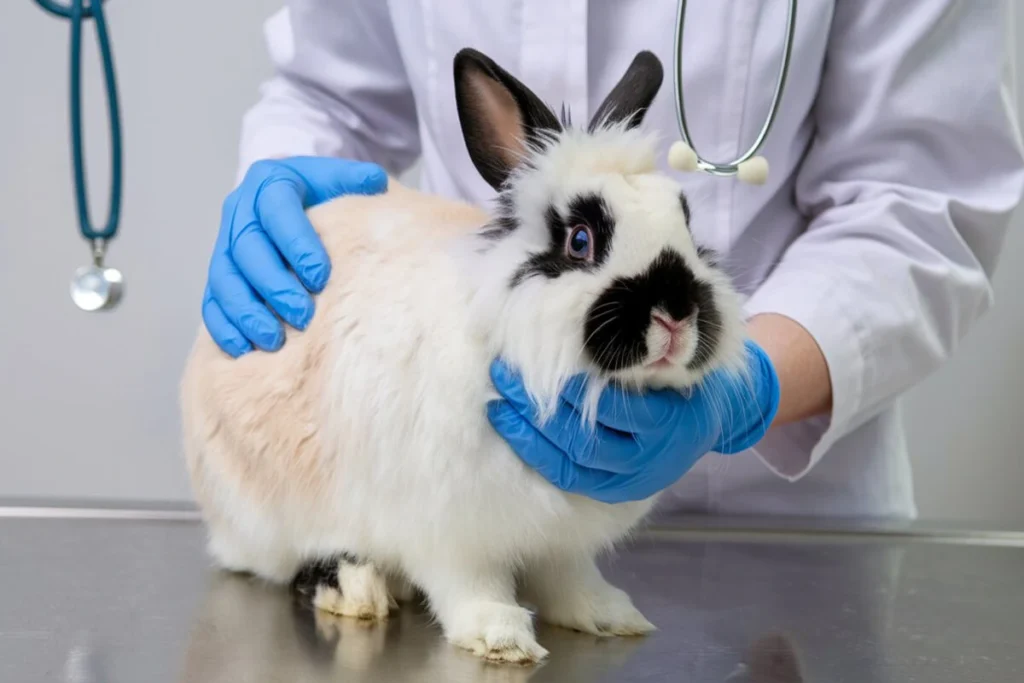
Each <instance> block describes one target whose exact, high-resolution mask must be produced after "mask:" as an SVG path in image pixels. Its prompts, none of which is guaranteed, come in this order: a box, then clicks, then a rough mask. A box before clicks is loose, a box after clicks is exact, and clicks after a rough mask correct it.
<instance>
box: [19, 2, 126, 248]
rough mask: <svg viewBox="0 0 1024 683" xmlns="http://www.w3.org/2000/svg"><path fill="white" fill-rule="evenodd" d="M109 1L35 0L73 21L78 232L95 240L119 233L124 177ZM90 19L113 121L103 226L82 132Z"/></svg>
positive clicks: (73, 142) (73, 141)
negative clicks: (85, 30) (96, 219)
mask: <svg viewBox="0 0 1024 683" xmlns="http://www.w3.org/2000/svg"><path fill="white" fill-rule="evenodd" d="M105 1H106V0H89V5H88V7H86V6H85V1H84V0H69V4H68V5H61V4H59V3H57V2H54V0H35V2H36V4H38V5H39V7H40V8H42V9H43V10H45V11H46V12H49V13H50V14H52V15H54V16H56V17H60V18H62V19H67V20H68V21H69V22H70V24H71V41H70V43H71V47H70V69H69V71H70V79H69V80H70V123H71V153H72V164H73V167H74V181H75V205H76V211H77V216H78V226H79V231H80V232H81V234H82V237H84V238H85V239H87V240H90V241H92V242H93V244H94V247H96V246H97V242H101V241H109V240H110V239H112V238H113V237H114V236H115V235H116V234H117V229H118V223H119V221H120V217H121V189H122V184H123V183H122V178H123V172H122V167H123V149H122V143H121V111H120V103H119V101H118V94H117V78H116V75H115V71H114V58H113V50H112V48H111V44H110V35H109V33H108V31H107V22H106V18H105V17H104V14H103V3H104V2H105ZM89 19H91V20H92V21H93V23H94V24H95V27H96V42H97V44H98V47H99V53H100V59H101V60H102V67H103V78H104V81H105V85H106V91H107V92H106V95H107V97H106V99H107V115H108V117H109V124H110V165H111V178H110V206H109V209H108V214H107V220H106V222H105V225H103V226H102V227H97V226H95V225H94V224H93V223H92V221H91V220H90V219H89V198H88V192H87V184H86V173H85V154H84V151H83V134H82V24H83V22H85V21H86V20H89Z"/></svg>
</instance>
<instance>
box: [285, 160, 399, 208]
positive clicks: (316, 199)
mask: <svg viewBox="0 0 1024 683" xmlns="http://www.w3.org/2000/svg"><path fill="white" fill-rule="evenodd" d="M286 163H287V165H288V166H289V167H290V168H292V169H293V170H294V171H295V172H296V173H298V174H299V175H300V176H302V178H303V180H304V181H305V187H304V188H303V196H302V202H303V205H304V206H307V207H309V206H313V205H315V204H320V203H321V202H324V201H327V200H329V199H334V198H335V197H340V196H342V195H346V194H363V195H371V194H379V193H381V192H383V191H385V190H386V189H387V187H388V174H387V172H386V171H385V170H384V168H383V167H381V166H380V165H378V164H374V163H370V162H364V161H352V160H350V159H335V158H331V157H298V158H294V159H290V160H289V161H288V162H286Z"/></svg>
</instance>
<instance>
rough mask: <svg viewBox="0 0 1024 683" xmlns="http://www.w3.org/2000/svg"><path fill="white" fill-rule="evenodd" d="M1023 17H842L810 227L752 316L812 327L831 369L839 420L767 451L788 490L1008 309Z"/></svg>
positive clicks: (785, 432) (923, 7) (823, 107)
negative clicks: (1016, 80)
mask: <svg viewBox="0 0 1024 683" xmlns="http://www.w3.org/2000/svg"><path fill="white" fill-rule="evenodd" d="M1010 10H1012V7H1010V5H1009V3H1007V4H1003V3H1001V2H997V1H996V0H930V1H929V2H900V1H897V2H893V1H892V0H853V1H850V2H837V3H836V10H835V11H836V14H835V17H834V21H833V25H832V28H831V36H830V45H829V48H828V55H827V59H826V64H825V67H824V72H823V75H822V82H821V85H820V94H819V98H818V101H817V103H816V109H815V113H814V117H815V124H816V133H815V138H814V140H813V142H812V145H811V147H810V149H809V152H808V154H807V155H806V157H805V160H804V163H803V164H802V166H801V169H800V170H799V172H798V177H797V178H796V180H795V183H796V185H795V200H796V202H797V203H798V205H799V208H800V209H801V211H803V212H804V213H805V215H808V216H810V219H809V227H808V229H807V230H806V231H805V232H804V233H802V234H801V236H800V237H799V238H798V239H797V240H795V242H794V243H793V244H791V246H790V247H789V248H788V249H787V251H786V252H785V254H784V255H783V257H782V259H781V260H780V262H779V263H778V264H777V265H776V267H775V268H774V269H773V271H772V272H771V274H770V275H769V276H768V277H767V279H766V280H765V281H764V283H763V284H762V286H761V287H759V288H758V289H757V290H756V291H755V292H754V293H753V294H752V295H751V298H750V299H749V300H748V302H747V304H746V308H747V313H748V314H749V315H751V316H752V315H754V314H758V313H778V314H782V315H784V316H787V317H789V318H791V319H793V320H795V321H796V322H797V323H799V324H800V325H802V326H803V327H804V328H805V329H806V330H807V331H808V332H809V333H810V334H811V335H812V336H813V337H814V339H815V340H816V341H817V343H818V345H819V346H820V348H821V350H822V352H823V354H824V356H825V359H826V361H827V363H828V367H829V374H830V378H831V382H832V394H833V408H832V411H831V413H830V415H828V416H827V417H824V418H821V419H817V418H814V419H811V420H808V421H805V422H803V423H797V424H790V425H783V426H780V427H778V428H776V429H773V430H771V431H770V432H769V435H768V436H767V437H766V439H765V440H764V441H763V442H762V444H761V445H759V447H758V448H757V453H758V454H759V455H760V456H761V458H762V460H763V461H765V462H766V464H767V465H768V466H769V468H770V469H772V470H773V471H774V472H775V473H776V474H779V475H780V476H782V477H784V478H787V479H790V480H797V479H799V478H801V477H803V476H804V475H805V474H806V473H807V472H808V471H809V470H810V469H811V468H812V467H813V466H814V465H815V464H816V463H817V462H818V461H819V460H820V459H821V457H822V456H823V455H824V454H826V453H827V452H828V451H829V449H830V448H831V447H832V446H833V445H834V444H835V443H836V442H837V441H838V440H840V439H843V438H844V437H845V436H847V435H849V434H850V433H851V432H853V431H854V430H856V428H857V427H858V426H860V425H862V424H864V423H865V422H866V421H868V420H870V419H871V418H872V417H875V416H876V415H878V414H879V413H880V412H881V411H882V410H883V409H885V408H886V407H888V406H890V405H891V404H892V402H893V401H894V400H895V399H897V398H898V397H899V395H900V394H902V393H903V392H905V391H906V390H907V389H909V388H911V387H912V386H914V385H915V384H916V383H918V382H920V381H921V380H922V379H923V378H925V377H926V376H927V375H929V374H930V373H931V372H933V371H935V370H936V369H937V368H938V367H940V365H942V363H943V362H944V361H945V360H946V359H948V358H949V357H950V355H951V354H952V353H953V352H954V351H955V350H956V348H957V347H958V344H959V342H960V341H961V339H962V338H963V337H964V335H965V333H967V332H968V330H970V329H971V327H972V325H973V324H974V323H975V322H976V321H977V320H978V318H979V316H981V315H982V314H983V313H984V312H986V311H987V310H988V309H989V308H990V306H991V305H992V304H993V301H994V299H993V289H992V284H991V279H992V275H993V271H994V269H995V267H996V265H997V261H998V256H999V252H1000V249H1001V247H1002V244H1003V241H1004V237H1005V235H1006V231H1007V228H1008V224H1009V219H1010V215H1011V213H1012V211H1013V210H1014V209H1015V207H1016V206H1017V205H1018V203H1019V201H1020V200H1021V196H1022V187H1024V162H1022V154H1021V144H1020V140H1019V132H1018V130H1017V123H1016V114H1015V111H1014V105H1015V103H1014V101H1013V96H1014V93H1013V90H1012V88H1011V81H1010V78H1011V76H1012V74H1011V73H1010V68H1011V66H1010V65H1011V64H1012V62H1011V61H1009V60H1011V59H1012V40H1011V39H1010V34H1009V32H1008V27H1009V26H1011V25H1012V24H1013V18H1012V16H1009V15H1008V14H1007V12H1008V11H1010ZM795 444H803V445H808V446H809V448H801V447H797V446H795Z"/></svg>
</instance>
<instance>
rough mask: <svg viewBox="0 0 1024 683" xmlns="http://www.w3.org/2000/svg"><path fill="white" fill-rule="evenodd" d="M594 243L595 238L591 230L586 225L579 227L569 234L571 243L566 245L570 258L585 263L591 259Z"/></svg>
mask: <svg viewBox="0 0 1024 683" xmlns="http://www.w3.org/2000/svg"><path fill="white" fill-rule="evenodd" d="M593 242H594V238H593V236H592V235H591V234H590V228H588V227H587V226H585V225H577V226H576V227H575V228H573V229H572V232H571V233H569V242H568V244H567V245H566V250H567V251H568V252H569V257H570V258H574V259H580V260H584V261H585V260H587V259H589V258H590V252H591V250H592V249H593Z"/></svg>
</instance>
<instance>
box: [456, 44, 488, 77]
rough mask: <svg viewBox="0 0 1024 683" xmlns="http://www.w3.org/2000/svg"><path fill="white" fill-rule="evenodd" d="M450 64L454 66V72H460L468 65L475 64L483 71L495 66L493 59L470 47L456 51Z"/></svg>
mask: <svg viewBox="0 0 1024 683" xmlns="http://www.w3.org/2000/svg"><path fill="white" fill-rule="evenodd" d="M452 64H453V66H454V67H455V73H460V72H461V71H463V70H465V69H466V68H468V67H470V66H475V67H477V68H480V69H483V70H484V71H492V70H493V68H494V66H495V63H494V60H493V59H491V58H490V57H488V56H487V55H485V54H484V53H483V52H480V50H476V49H474V48H471V47H464V48H462V49H461V50H459V51H458V52H456V53H455V58H454V59H453V60H452Z"/></svg>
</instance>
